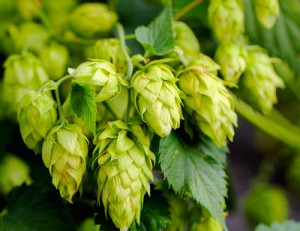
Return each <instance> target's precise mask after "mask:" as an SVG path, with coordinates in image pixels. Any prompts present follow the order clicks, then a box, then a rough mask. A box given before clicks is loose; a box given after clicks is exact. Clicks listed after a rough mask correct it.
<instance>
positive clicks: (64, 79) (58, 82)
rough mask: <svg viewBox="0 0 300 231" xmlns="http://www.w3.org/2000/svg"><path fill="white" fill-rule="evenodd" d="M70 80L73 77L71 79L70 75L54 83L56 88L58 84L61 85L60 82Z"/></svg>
mask: <svg viewBox="0 0 300 231" xmlns="http://www.w3.org/2000/svg"><path fill="white" fill-rule="evenodd" d="M71 78H74V77H73V76H72V75H66V76H64V77H62V78H60V79H59V80H58V81H57V82H56V84H57V86H59V85H60V84H62V82H64V81H66V80H68V79H71Z"/></svg>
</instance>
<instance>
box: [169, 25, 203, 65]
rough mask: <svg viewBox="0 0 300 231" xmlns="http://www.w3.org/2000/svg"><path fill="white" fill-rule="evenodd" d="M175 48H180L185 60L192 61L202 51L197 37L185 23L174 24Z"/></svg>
mask: <svg viewBox="0 0 300 231" xmlns="http://www.w3.org/2000/svg"><path fill="white" fill-rule="evenodd" d="M173 28H174V33H175V34H174V37H175V46H177V47H179V48H180V49H181V50H182V52H183V55H184V57H185V59H186V60H187V61H190V60H192V59H193V58H194V56H196V55H197V54H198V53H199V51H200V45H199V42H198V39H197V37H196V36H195V34H194V33H193V31H192V30H191V28H190V27H189V26H188V25H187V24H186V23H184V22H180V21H176V22H174V23H173Z"/></svg>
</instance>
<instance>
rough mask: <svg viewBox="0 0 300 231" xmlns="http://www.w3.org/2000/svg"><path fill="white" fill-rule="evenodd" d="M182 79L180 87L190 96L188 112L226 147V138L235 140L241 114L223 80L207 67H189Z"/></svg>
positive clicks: (187, 103) (188, 98) (187, 106)
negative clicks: (235, 129)
mask: <svg viewBox="0 0 300 231" xmlns="http://www.w3.org/2000/svg"><path fill="white" fill-rule="evenodd" d="M199 63H201V62H200V61H199ZM208 69H209V68H208ZM212 69H213V68H212ZM178 78H179V88H180V89H181V90H182V91H183V92H184V93H185V95H186V97H185V98H184V99H183V102H184V110H185V111H186V112H187V113H188V115H189V116H190V117H191V121H192V122H193V123H194V124H195V125H196V126H197V127H198V128H199V129H200V130H201V131H202V132H203V133H204V134H206V135H207V136H208V137H210V138H211V139H212V141H213V142H214V143H215V144H216V145H217V146H219V147H220V146H223V145H226V138H228V139H229V140H230V141H232V140H233V136H234V128H233V126H236V125H237V115H236V113H235V112H234V105H233V99H232V96H231V95H230V94H229V92H228V90H227V89H226V87H225V86H224V84H223V82H222V80H221V79H219V78H218V77H217V76H214V75H212V74H211V73H210V71H208V70H207V68H206V67H205V66H203V65H193V66H189V67H188V68H186V69H185V70H183V71H182V72H181V73H180V75H179V77H178Z"/></svg>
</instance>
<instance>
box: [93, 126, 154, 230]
mask: <svg viewBox="0 0 300 231" xmlns="http://www.w3.org/2000/svg"><path fill="white" fill-rule="evenodd" d="M150 141H151V140H150V135H149V133H148V132H147V130H145V129H144V128H142V126H141V125H131V126H127V125H126V124H125V123H124V122H122V121H120V120H117V121H114V122H110V123H109V124H108V126H107V127H106V129H105V130H104V131H102V132H101V133H100V134H99V136H98V137H97V138H96V139H95V144H96V147H95V150H94V157H95V164H96V163H97V164H98V166H99V172H98V180H97V181H98V202H99V201H100V199H101V201H102V203H103V205H104V209H105V212H106V213H107V212H108V214H109V216H110V217H111V219H112V221H113V222H114V224H115V225H116V227H118V228H119V229H120V230H122V231H126V230H128V228H129V226H130V225H131V224H132V222H133V221H134V220H136V221H137V222H138V223H139V221H140V213H141V209H142V206H143V201H144V195H145V193H146V192H147V193H148V194H150V184H149V180H153V176H152V167H153V162H154V161H155V155H154V154H153V153H152V152H151V151H150V149H149V147H150ZM96 161H97V162H96Z"/></svg>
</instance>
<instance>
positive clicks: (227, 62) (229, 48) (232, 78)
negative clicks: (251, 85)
mask: <svg viewBox="0 0 300 231" xmlns="http://www.w3.org/2000/svg"><path fill="white" fill-rule="evenodd" d="M215 59H216V61H217V62H218V63H219V64H220V67H221V73H222V76H223V78H224V79H225V80H226V81H228V82H230V83H233V84H237V83H238V81H239V79H240V76H241V75H242V73H243V72H244V71H245V69H246V54H245V48H244V47H243V46H242V45H237V44H235V43H226V44H221V45H220V46H219V47H218V49H217V51H216V55H215Z"/></svg>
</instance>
